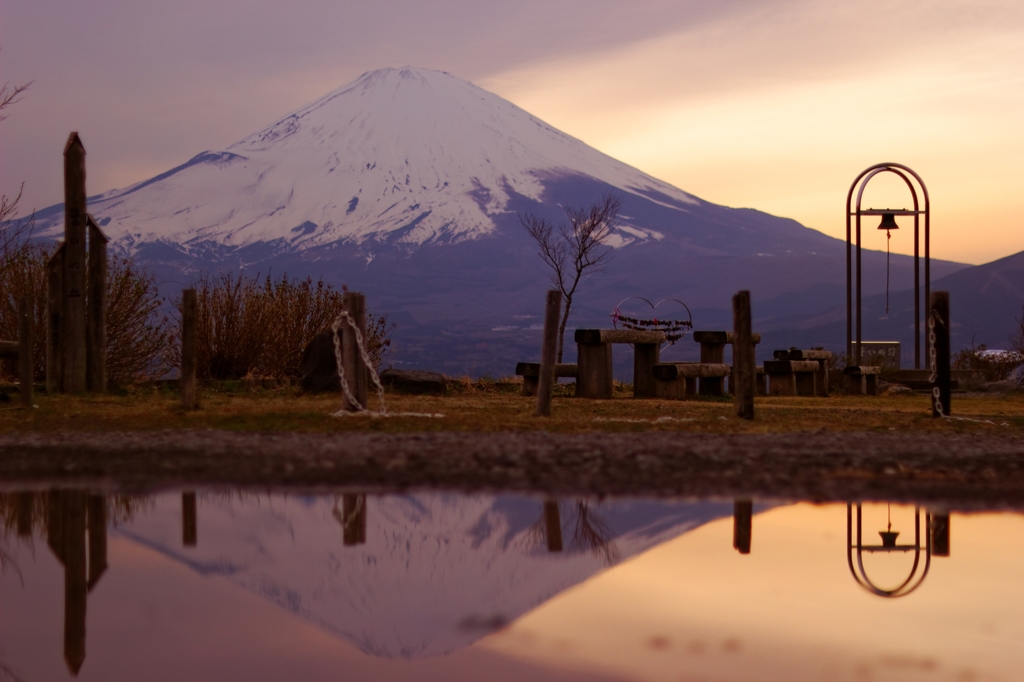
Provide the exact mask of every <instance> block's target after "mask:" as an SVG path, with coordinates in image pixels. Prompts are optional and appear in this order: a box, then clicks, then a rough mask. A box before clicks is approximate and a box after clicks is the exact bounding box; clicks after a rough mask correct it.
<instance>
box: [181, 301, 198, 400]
mask: <svg viewBox="0 0 1024 682" xmlns="http://www.w3.org/2000/svg"><path fill="white" fill-rule="evenodd" d="M197 307H198V306H197V305H196V290H195V289H185V290H184V291H182V292H181V406H182V407H183V408H185V409H186V410H194V409H196V407H197V405H196V364H197V363H196V345H197V341H198V338H197V330H196V318H197V314H198V311H197Z"/></svg>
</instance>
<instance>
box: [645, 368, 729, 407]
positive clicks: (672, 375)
mask: <svg viewBox="0 0 1024 682" xmlns="http://www.w3.org/2000/svg"><path fill="white" fill-rule="evenodd" d="M731 372H732V368H731V367H729V365H727V364H725V363H724V362H723V363H706V362H659V363H658V364H656V365H655V366H654V379H655V389H654V393H655V397H657V398H661V399H663V400H686V399H687V398H692V397H693V396H695V395H697V393H698V381H699V382H701V383H703V382H704V381H708V380H717V381H721V380H722V378H724V377H727V376H729V374H730V373H731ZM702 395H703V393H702Z"/></svg>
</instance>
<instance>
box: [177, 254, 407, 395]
mask: <svg viewBox="0 0 1024 682" xmlns="http://www.w3.org/2000/svg"><path fill="white" fill-rule="evenodd" d="M194 288H195V289H196V304H197V306H196V307H197V319H196V327H197V337H198V338H197V344H196V345H197V349H196V354H197V367H196V375H197V378H199V379H221V380H224V379H241V378H243V377H260V378H285V377H298V376H299V366H300V364H301V362H302V352H303V350H304V349H305V348H306V345H307V344H308V343H309V342H310V341H311V340H312V339H313V337H314V336H316V335H317V334H319V333H320V332H322V331H324V330H326V329H330V327H331V324H332V323H333V322H334V319H335V318H336V317H337V315H338V313H339V312H340V311H341V308H342V298H343V296H344V288H342V290H341V291H338V290H336V289H334V288H333V287H332V286H330V285H329V284H325V283H324V282H323V280H318V281H317V282H315V283H314V282H313V280H312V278H306V279H305V280H300V281H293V280H289V279H288V276H287V275H284V276H282V277H281V279H279V280H276V281H275V280H273V279H271V277H270V276H269V275H268V276H267V277H266V278H264V279H263V280H262V283H261V280H260V278H259V277H258V276H257V277H255V278H251V279H250V278H248V277H246V276H245V275H243V274H238V275H237V276H236V275H232V274H224V275H221V276H219V277H218V278H216V279H211V278H210V277H202V278H200V279H199V281H198V282H196V283H195V285H194ZM175 308H176V309H177V310H178V315H179V317H180V315H181V298H180V297H179V298H178V299H177V300H176V301H175ZM393 329H394V325H389V324H388V321H387V316H386V315H381V316H375V315H372V314H367V319H366V335H367V352H368V354H369V355H370V358H371V360H372V361H373V363H374V367H375V368H378V367H379V366H380V363H381V361H382V360H383V356H384V354H385V353H386V352H387V349H388V348H389V347H390V345H391V340H390V335H391V332H392V330H393ZM180 335H181V331H180V325H178V326H177V328H176V329H175V330H174V333H173V341H172V345H171V353H170V358H171V362H172V364H173V365H174V366H177V367H180V366H181V342H180Z"/></svg>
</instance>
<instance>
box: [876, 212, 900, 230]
mask: <svg viewBox="0 0 1024 682" xmlns="http://www.w3.org/2000/svg"><path fill="white" fill-rule="evenodd" d="M878 229H879V230H898V229H900V226H899V225H897V224H896V216H895V215H893V214H892V213H883V214H882V222H881V224H879V226H878Z"/></svg>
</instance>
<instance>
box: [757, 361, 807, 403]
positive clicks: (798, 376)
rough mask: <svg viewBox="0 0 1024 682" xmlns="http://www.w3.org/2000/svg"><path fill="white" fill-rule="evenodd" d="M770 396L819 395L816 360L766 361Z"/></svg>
mask: <svg viewBox="0 0 1024 682" xmlns="http://www.w3.org/2000/svg"><path fill="white" fill-rule="evenodd" d="M764 373H765V374H766V375H768V395H800V396H815V395H817V393H818V391H817V380H816V379H817V374H818V363H817V361H815V360H766V361H765V363H764Z"/></svg>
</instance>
